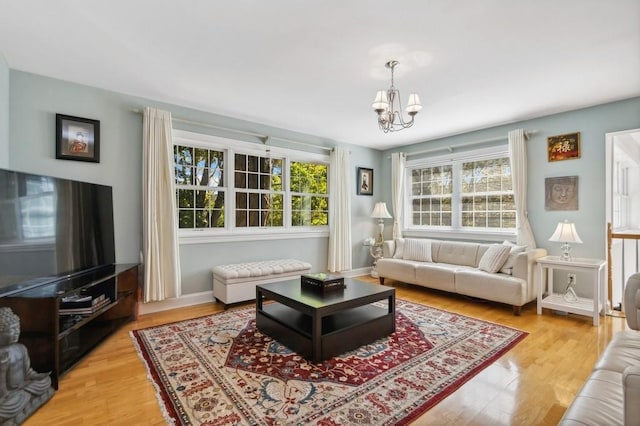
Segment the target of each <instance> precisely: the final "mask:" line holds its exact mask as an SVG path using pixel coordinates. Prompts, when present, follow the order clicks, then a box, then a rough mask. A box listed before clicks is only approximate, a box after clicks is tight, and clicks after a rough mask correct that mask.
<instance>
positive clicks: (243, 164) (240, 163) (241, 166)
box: [235, 154, 247, 171]
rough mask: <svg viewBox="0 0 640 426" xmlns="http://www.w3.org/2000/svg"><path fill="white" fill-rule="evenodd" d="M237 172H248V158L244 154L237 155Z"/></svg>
mask: <svg viewBox="0 0 640 426" xmlns="http://www.w3.org/2000/svg"><path fill="white" fill-rule="evenodd" d="M235 169H236V171H246V170H247V156H246V155H243V154H236V164H235Z"/></svg>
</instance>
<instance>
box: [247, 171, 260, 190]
mask: <svg viewBox="0 0 640 426" xmlns="http://www.w3.org/2000/svg"><path fill="white" fill-rule="evenodd" d="M247 188H249V189H258V175H257V174H255V173H249V175H248V176H247Z"/></svg>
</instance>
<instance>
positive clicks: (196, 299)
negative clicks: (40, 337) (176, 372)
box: [138, 267, 371, 315]
mask: <svg viewBox="0 0 640 426" xmlns="http://www.w3.org/2000/svg"><path fill="white" fill-rule="evenodd" d="M370 273H371V268H370V267H367V268H359V269H352V270H350V271H345V272H340V273H338V274H336V275H341V276H343V277H347V278H353V277H357V276H361V275H369V274H370ZM202 303H213V290H211V291H203V292H201V293H193V294H186V295H184V296H180V297H178V298H175V299H168V300H163V301H161V302H148V303H140V307H139V312H138V313H139V314H140V315H145V314H152V313H154V312H161V311H168V310H169V309H177V308H185V307H187V306H193V305H200V304H202Z"/></svg>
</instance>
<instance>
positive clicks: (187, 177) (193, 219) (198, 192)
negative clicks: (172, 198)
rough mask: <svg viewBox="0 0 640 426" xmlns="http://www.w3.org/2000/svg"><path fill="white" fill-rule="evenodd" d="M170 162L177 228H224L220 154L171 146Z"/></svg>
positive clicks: (222, 161) (193, 148)
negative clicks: (174, 192) (172, 159)
mask: <svg viewBox="0 0 640 426" xmlns="http://www.w3.org/2000/svg"><path fill="white" fill-rule="evenodd" d="M174 161H175V183H176V196H177V199H176V204H177V208H178V228H181V229H206V228H224V226H225V215H224V206H225V203H224V201H225V188H224V152H222V151H218V150H213V149H204V148H196V147H192V146H185V145H175V146H174Z"/></svg>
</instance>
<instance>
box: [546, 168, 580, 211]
mask: <svg viewBox="0 0 640 426" xmlns="http://www.w3.org/2000/svg"><path fill="white" fill-rule="evenodd" d="M544 208H545V210H578V176H560V177H548V178H545V179H544Z"/></svg>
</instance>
